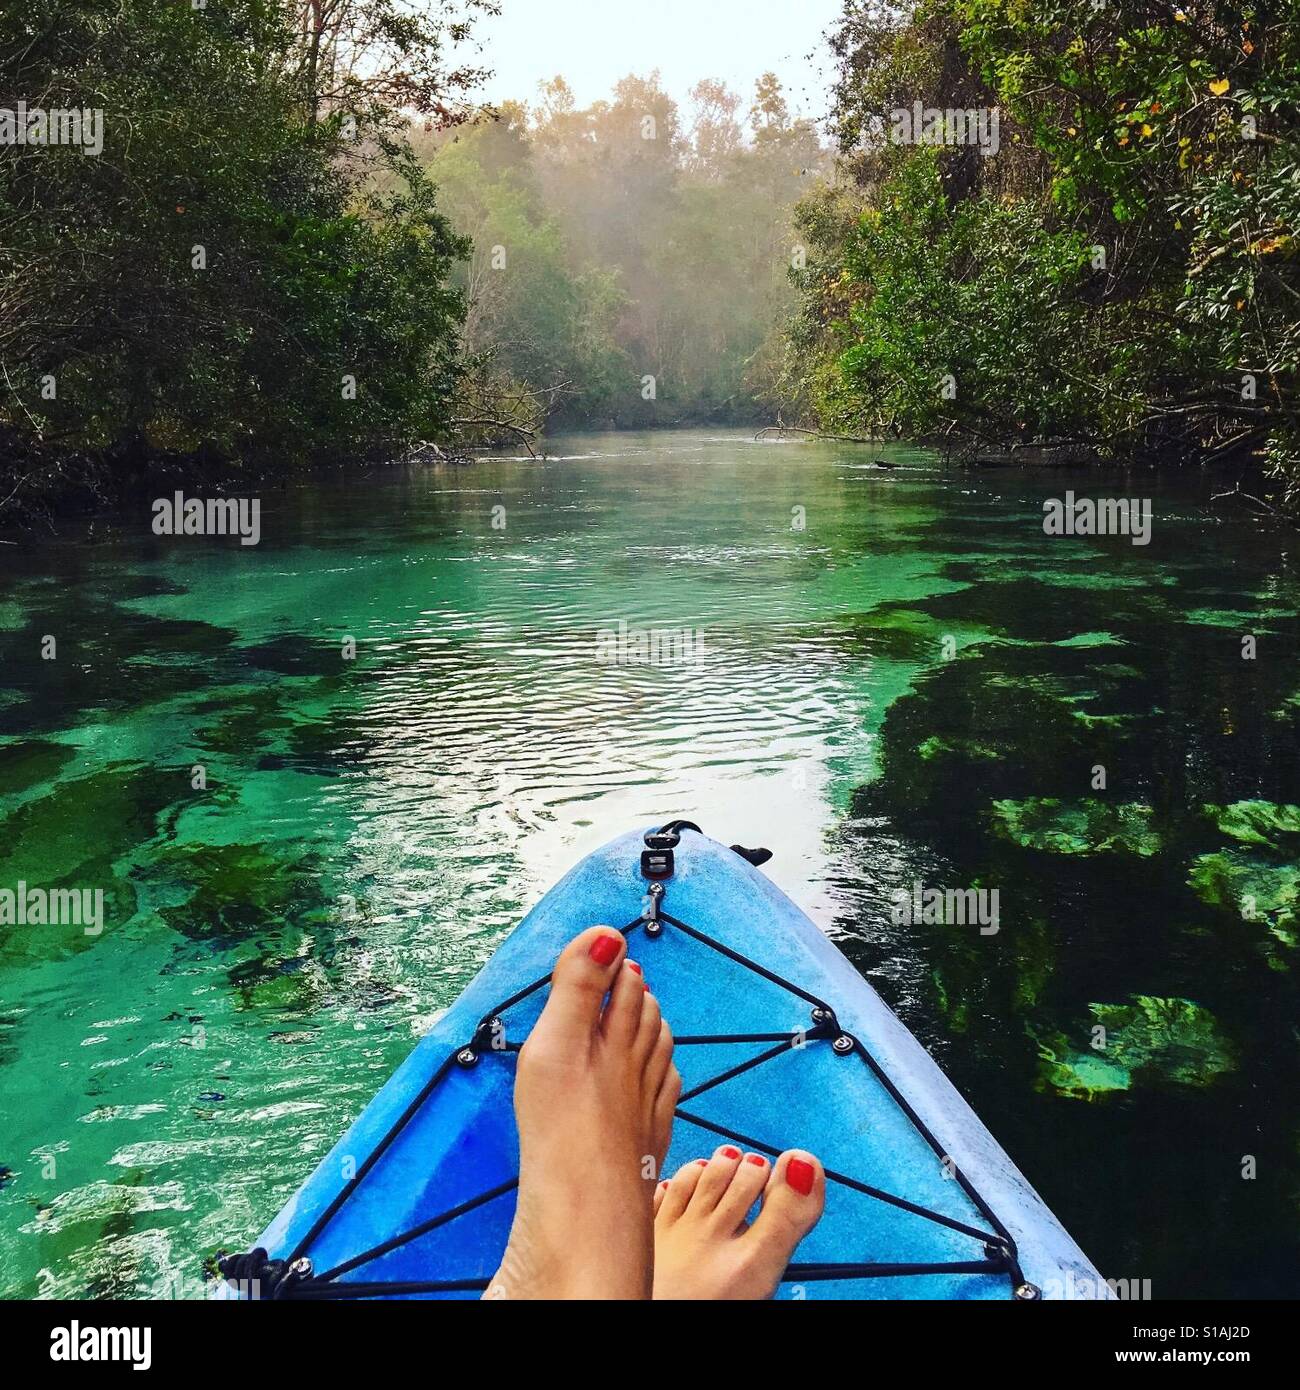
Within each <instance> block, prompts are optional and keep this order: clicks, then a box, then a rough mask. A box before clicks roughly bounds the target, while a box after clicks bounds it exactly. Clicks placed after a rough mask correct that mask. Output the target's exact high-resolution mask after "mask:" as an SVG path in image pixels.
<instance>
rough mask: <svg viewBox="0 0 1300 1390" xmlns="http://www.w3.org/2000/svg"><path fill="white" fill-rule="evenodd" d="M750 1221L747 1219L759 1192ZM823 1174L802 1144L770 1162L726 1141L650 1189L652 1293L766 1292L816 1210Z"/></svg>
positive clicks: (703, 1296) (722, 1295) (821, 1200)
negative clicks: (652, 1206)
mask: <svg viewBox="0 0 1300 1390" xmlns="http://www.w3.org/2000/svg"><path fill="white" fill-rule="evenodd" d="M760 1197H761V1198H762V1201H763V1205H762V1208H761V1210H760V1211H759V1214H758V1216H757V1218H756V1219H755V1220H754V1222H753V1224H752V1225H749V1224H747V1223H746V1221H745V1217H746V1216H747V1215H748V1213H749V1209H750V1208H751V1207H752V1206H753V1205H754V1203H755V1202H756V1201H758V1200H759V1198H760ZM825 1204H826V1174H825V1173H824V1172H823V1170H822V1165H821V1163H820V1162H818V1160H817V1159H816V1158H814V1157H813V1155H812V1154H810V1153H805V1152H804V1151H803V1150H802V1149H788V1150H787V1151H786V1152H785V1153H783V1154H782V1155H781V1157H780V1158H778V1159H777V1161H776V1163H775V1165H773V1164H772V1163H770V1162H769V1161H768V1160H767V1159H766V1158H764V1157H763V1155H762V1154H756V1153H748V1154H742V1153H741V1151H740V1150H739V1149H737V1148H735V1147H734V1146H732V1145H730V1144H724V1145H722V1147H721V1148H719V1149H718V1150H717V1151H716V1152H715V1153H714V1155H713V1157H712V1158H711V1159H705V1158H699V1159H696V1160H695V1162H694V1163H688V1164H687V1165H686V1167H685V1168H682V1169H680V1170H679V1171H678V1173H677V1175H676V1177H674V1178H673V1179H672V1180H671V1182H662V1183H660V1184H659V1188H658V1190H657V1191H656V1193H655V1282H654V1296H655V1297H656V1298H672V1299H688V1300H691V1301H696V1300H699V1301H705V1302H707V1301H710V1300H716V1299H759V1298H771V1297H772V1296H773V1294H775V1293H776V1288H777V1285H778V1284H779V1283H780V1281H781V1276H782V1274H784V1273H785V1267H786V1265H788V1264H789V1263H790V1257H791V1255H793V1254H794V1249H795V1246H796V1245H798V1244H799V1242H800V1241H801V1240H802V1239H803V1238H804V1236H806V1235H807V1234H808V1232H809V1231H811V1230H812V1228H813V1227H814V1226H815V1225H816V1224H817V1222H818V1220H819V1219H820V1218H821V1214H822V1209H823V1207H824V1206H825Z"/></svg>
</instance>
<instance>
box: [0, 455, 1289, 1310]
mask: <svg viewBox="0 0 1300 1390" xmlns="http://www.w3.org/2000/svg"><path fill="white" fill-rule="evenodd" d="M551 448H552V450H553V452H554V453H555V454H557V455H560V456H561V457H558V458H556V459H554V460H551V461H548V462H545V463H535V462H531V461H523V460H498V461H489V462H484V463H481V464H478V465H476V466H475V467H473V468H469V469H447V470H436V471H422V472H417V473H410V474H407V473H399V472H397V471H394V470H379V471H376V472H374V473H372V474H370V475H368V476H366V477H365V478H362V479H354V480H352V482H351V483H350V485H349V486H347V487H344V486H343V485H342V483H341V482H339V481H337V480H327V481H324V482H321V481H319V480H317V481H316V482H313V483H312V484H311V485H309V486H306V487H291V488H286V489H285V490H283V491H276V492H263V493H262V504H263V510H262V536H263V539H262V543H261V544H260V545H259V546H258V547H256V548H241V547H240V546H238V545H237V544H233V543H232V542H230V541H223V540H203V539H197V538H190V539H176V540H169V539H159V538H156V537H154V536H153V535H152V534H151V533H150V531H149V527H148V523H149V519H150V517H149V512H148V508H147V505H146V504H141V506H140V507H139V508H138V509H137V510H136V511H135V512H132V513H131V514H126V515H123V516H120V517H117V518H115V519H113V521H112V523H111V524H109V525H107V526H102V525H101V526H100V527H99V528H98V535H99V538H98V539H97V540H95V541H94V542H93V543H91V544H89V545H86V544H82V543H78V544H72V543H55V542H49V543H45V544H41V545H37V546H33V547H30V548H15V547H8V546H5V547H0V887H5V886H13V885H15V884H16V882H17V881H18V880H20V879H25V880H26V881H28V882H29V883H35V884H41V885H45V886H57V885H64V886H78V887H92V888H93V887H103V888H104V889H105V892H106V902H107V906H106V915H107V924H106V927H105V929H104V931H103V933H102V935H100V936H98V937H88V936H85V935H84V934H82V933H81V932H80V931H79V930H78V929H77V928H75V927H36V926H26V927H17V926H0V1164H3V1165H5V1167H6V1168H7V1169H8V1170H9V1171H8V1172H7V1173H6V1174H3V1175H2V1176H0V1182H2V1183H3V1188H2V1190H0V1290H2V1291H3V1292H5V1293H7V1294H10V1295H15V1294H16V1295H24V1296H33V1295H65V1296H78V1295H85V1294H97V1295H117V1296H145V1295H149V1294H151V1293H157V1292H160V1291H165V1290H171V1291H175V1292H182V1293H192V1292H193V1291H194V1284H193V1283H192V1282H186V1281H197V1280H198V1278H199V1277H200V1273H201V1265H202V1261H203V1259H204V1257H206V1256H207V1255H209V1254H210V1253H211V1252H212V1251H213V1250H214V1249H216V1248H217V1247H219V1246H223V1245H226V1246H230V1247H232V1248H233V1247H234V1246H236V1245H239V1244H240V1243H242V1242H245V1241H247V1240H248V1239H249V1238H250V1237H251V1236H253V1235H254V1234H256V1232H257V1231H258V1230H259V1229H260V1228H261V1226H262V1225H263V1224H264V1223H265V1221H266V1220H267V1218H269V1217H270V1216H271V1215H272V1214H273V1213H274V1212H275V1210H276V1209H277V1208H278V1207H279V1205H280V1204H281V1203H282V1202H283V1200H284V1199H285V1198H286V1197H287V1196H288V1195H289V1194H290V1193H291V1192H292V1191H293V1190H294V1189H295V1188H296V1187H297V1185H298V1184H299V1183H300V1181H301V1180H302V1178H303V1177H304V1176H305V1175H306V1174H307V1172H308V1171H309V1170H310V1168H311V1167H312V1166H313V1165H314V1163H315V1161H316V1160H317V1159H318V1158H319V1157H320V1155H321V1154H322V1153H324V1151H325V1150H326V1149H327V1148H328V1147H329V1145H330V1144H331V1143H332V1142H333V1140H334V1139H335V1138H336V1137H337V1136H338V1134H339V1133H340V1132H341V1130H342V1129H343V1127H344V1126H345V1124H346V1123H347V1121H348V1120H349V1119H350V1118H351V1117H352V1116H354V1115H355V1114H356V1113H357V1112H358V1111H359V1109H360V1108H361V1107H362V1106H363V1105H364V1104H365V1102H366V1101H367V1100H368V1099H369V1098H370V1097H371V1096H372V1095H373V1094H374V1092H375V1091H376V1090H377V1089H378V1087H379V1086H380V1084H381V1083H382V1081H383V1080H384V1078H385V1077H386V1076H387V1075H388V1073H389V1072H390V1071H391V1070H392V1068H393V1067H394V1066H395V1065H396V1064H397V1062H398V1061H399V1060H400V1059H401V1058H402V1057H403V1056H404V1055H405V1053H406V1052H407V1051H408V1050H409V1048H410V1047H411V1045H412V1043H413V1042H414V1040H415V1038H416V1037H417V1036H419V1034H420V1032H421V1030H422V1029H423V1028H424V1027H425V1026H426V1025H427V1023H428V1021H429V1020H430V1018H431V1017H432V1016H433V1015H434V1014H436V1012H437V1011H438V1010H439V1009H441V1008H443V1007H445V1006H446V1005H447V1004H448V1003H449V1002H450V1001H451V1000H452V999H453V998H454V997H455V995H456V993H457V992H458V991H459V990H460V988H461V987H462V986H463V985H464V984H465V982H466V981H467V980H468V979H469V977H470V976H471V975H472V973H473V972H474V971H475V970H476V969H477V968H478V967H479V966H480V965H481V964H482V963H483V961H484V960H485V959H486V958H487V957H488V955H489V954H490V953H491V951H492V949H493V947H494V946H495V945H496V943H497V942H498V941H499V940H500V939H501V937H502V935H503V934H504V933H505V932H506V931H508V930H509V928H510V926H511V925H512V924H513V923H514V922H515V921H516V920H517V919H518V917H519V916H520V914H521V913H522V911H523V910H524V909H526V908H527V906H528V905H529V904H530V903H531V902H532V901H534V900H535V899H536V897H537V896H538V895H539V894H540V893H541V892H542V891H544V889H545V888H546V887H547V886H548V885H549V884H550V883H551V882H552V881H553V880H554V879H555V878H556V877H557V876H558V875H559V874H560V873H561V872H563V870H565V869H566V868H567V867H568V866H569V865H570V864H571V863H572V862H573V861H574V860H575V859H576V858H578V857H579V856H580V855H582V854H583V853H585V852H586V851H587V850H589V849H591V848H593V847H594V846H595V845H597V844H598V843H600V842H602V841H603V840H605V839H607V838H608V837H610V836H611V835H613V834H615V833H617V832H619V831H621V830H623V829H625V828H627V827H629V826H631V825H635V824H638V823H641V822H646V821H651V820H654V819H656V818H660V817H662V818H665V819H666V818H668V817H670V816H676V815H689V816H690V817H692V818H694V819H697V820H699V821H700V822H701V823H702V824H703V825H704V826H705V828H706V829H707V830H709V831H711V832H713V833H715V834H717V835H718V836H719V837H721V838H724V839H727V840H729V841H741V842H744V843H749V844H766V845H770V846H771V847H772V848H773V849H775V851H776V858H775V859H774V860H773V861H772V863H771V864H770V865H769V866H768V871H769V872H770V873H771V874H772V876H773V877H774V878H775V879H776V880H777V881H778V882H779V883H780V884H781V885H782V887H784V888H785V889H786V891H788V892H789V893H791V894H792V896H794V897H795V898H796V899H797V900H798V901H799V902H800V903H801V904H803V905H804V906H805V907H806V908H807V909H808V910H809V911H810V912H811V913H812V914H813V915H814V917H815V918H816V919H817V920H818V921H819V922H820V923H821V924H822V926H823V927H824V928H825V930H826V931H827V932H828V933H830V934H831V936H832V937H833V938H834V939H835V940H836V941H837V942H839V944H840V945H841V947H842V948H843V949H844V950H845V951H846V952H847V953H848V954H849V955H850V956H851V958H852V959H853V960H854V961H855V962H856V963H857V964H858V966H859V967H860V968H861V969H862V971H863V972H864V973H865V974H866V975H868V976H869V977H870V978H871V979H872V980H873V981H874V983H875V984H876V986H877V987H878V988H879V989H880V990H881V992H882V993H883V994H884V996H885V997H886V999H887V1000H888V1001H889V1002H890V1003H891V1004H892V1005H893V1006H894V1007H895V1008H896V1009H897V1010H898V1011H899V1012H900V1013H901V1014H902V1016H903V1017H904V1019H905V1020H906V1021H907V1022H908V1023H909V1025H910V1026H911V1027H912V1028H913V1029H914V1030H915V1031H916V1032H917V1033H918V1035H919V1036H920V1037H921V1038H922V1040H923V1041H924V1042H925V1043H926V1044H927V1045H928V1046H929V1047H930V1048H931V1049H932V1050H933V1051H934V1052H935V1054H936V1055H937V1056H938V1057H939V1058H940V1060H941V1061H942V1063H943V1064H944V1066H945V1067H946V1068H947V1069H948V1070H949V1072H950V1074H951V1075H952V1076H953V1077H954V1079H955V1080H956V1081H957V1083H958V1084H959V1085H960V1086H961V1087H962V1089H963V1090H964V1091H965V1092H966V1093H967V1095H968V1096H969V1097H970V1099H971V1101H972V1103H973V1104H974V1105H975V1107H976V1109H977V1110H979V1111H980V1112H981V1113H982V1114H983V1115H984V1116H985V1118H986V1119H987V1121H988V1123H989V1125H990V1127H991V1128H992V1129H993V1130H994V1132H995V1133H996V1134H997V1135H998V1137H999V1138H1000V1139H1001V1140H1002V1141H1003V1142H1004V1144H1005V1145H1006V1147H1007V1148H1008V1149H1009V1151H1010V1152H1011V1154H1012V1155H1013V1157H1014V1158H1016V1160H1017V1161H1018V1162H1019V1163H1020V1165H1021V1166H1022V1167H1023V1169H1024V1170H1025V1172H1026V1173H1027V1175H1028V1176H1029V1178H1030V1179H1031V1181H1033V1182H1034V1183H1035V1185H1036V1186H1037V1187H1038V1188H1039V1189H1040V1190H1041V1191H1042V1192H1043V1194H1044V1196H1045V1197H1046V1198H1047V1200H1048V1201H1049V1202H1050V1204H1051V1205H1052V1206H1053V1207H1054V1208H1055V1209H1056V1211H1057V1212H1058V1214H1059V1215H1060V1216H1061V1218H1062V1219H1063V1220H1064V1222H1065V1223H1066V1225H1067V1226H1068V1227H1069V1228H1070V1229H1071V1230H1072V1232H1073V1233H1074V1234H1075V1235H1076V1237H1077V1238H1078V1239H1079V1240H1080V1242H1081V1243H1082V1244H1083V1246H1084V1247H1085V1249H1087V1250H1088V1252H1089V1253H1090V1254H1091V1255H1092V1256H1093V1257H1094V1258H1095V1259H1096V1260H1097V1262H1098V1264H1099V1265H1100V1266H1101V1267H1102V1269H1103V1272H1104V1273H1106V1274H1107V1275H1110V1276H1113V1277H1121V1278H1150V1279H1151V1280H1152V1281H1153V1289H1154V1292H1155V1294H1156V1296H1157V1297H1159V1296H1162V1295H1164V1296H1172V1295H1176V1294H1192V1295H1197V1294H1203V1295H1209V1294H1227V1295H1246V1294H1259V1293H1264V1294H1283V1293H1294V1292H1295V1271H1296V1269H1297V1268H1298V1267H1300V1264H1298V1262H1297V1255H1298V1254H1300V1211H1298V1210H1297V1207H1298V1203H1300V1101H1298V1100H1297V1097H1298V1096H1300V1088H1297V1085H1296V1081H1297V1053H1298V1051H1300V1039H1298V1037H1297V1018H1298V1017H1300V1015H1298V1012H1297V1007H1296V1005H1297V991H1296V974H1295V967H1296V962H1297V947H1296V936H1297V931H1298V930H1300V928H1297V923H1296V916H1297V880H1298V879H1300V870H1297V867H1296V866H1297V859H1298V858H1300V856H1297V854H1296V847H1297V844H1298V843H1300V820H1297V819H1295V818H1294V817H1293V816H1292V814H1291V813H1290V812H1288V811H1287V810H1286V809H1285V808H1286V807H1287V806H1289V805H1292V804H1293V803H1295V802H1297V801H1300V775H1298V773H1300V645H1298V633H1300V625H1298V623H1297V618H1296V610H1297V604H1296V598H1297V588H1298V587H1300V585H1298V581H1297V570H1296V563H1295V553H1296V551H1297V545H1296V539H1295V536H1294V535H1293V534H1291V535H1288V534H1286V533H1275V532H1271V531H1269V530H1266V529H1261V528H1259V527H1257V526H1255V525H1253V524H1252V523H1250V522H1248V521H1246V520H1244V519H1241V518H1233V519H1231V520H1229V519H1226V518H1225V515H1224V513H1223V512H1222V511H1221V510H1220V509H1217V508H1215V507H1214V506H1212V505H1211V504H1210V503H1209V501H1208V488H1202V487H1201V486H1200V484H1199V483H1191V482H1178V483H1175V482H1173V481H1170V480H1149V479H1146V478H1143V477H1139V478H1133V479H1130V480H1129V482H1130V485H1131V486H1132V489H1133V491H1135V492H1137V493H1139V494H1145V495H1153V496H1154V498H1155V532H1154V539H1153V542H1152V544H1151V545H1150V546H1149V547H1146V548H1137V547H1134V546H1132V545H1130V544H1129V543H1128V542H1127V541H1125V540H1123V539H1108V540H1100V541H1095V540H1086V539H1069V538H1049V537H1046V536H1044V535H1043V533H1042V528H1041V516H1042V512H1041V504H1042V501H1043V499H1044V498H1045V497H1047V496H1059V495H1060V494H1061V493H1062V492H1063V490H1064V489H1065V488H1066V487H1070V486H1072V487H1074V488H1076V489H1077V490H1080V491H1093V492H1095V493H1097V494H1100V495H1105V494H1106V493H1107V491H1108V488H1107V486H1106V483H1105V480H1103V479H1100V478H1096V477H1092V476H1087V477H1085V476H1083V475H1073V476H1067V475H1063V474H1055V475H1034V474H1027V473H1020V472H1015V473H1012V472H990V473H987V474H985V475H982V476H980V477H978V478H973V477H970V476H967V475H962V474H957V473H945V472H944V471H943V470H942V469H940V468H939V467H938V465H937V464H936V463H935V462H934V460H933V459H932V458H930V457H929V456H927V455H926V454H924V453H922V452H920V451H908V450H891V451H889V455H890V457H891V458H893V459H895V460H896V461H897V462H898V464H899V467H898V468H897V469H895V470H893V471H890V472H886V471H881V470H877V469H875V468H874V467H872V466H871V459H872V458H873V457H874V452H875V451H872V450H866V449H860V448H852V447H845V446H832V445H823V444H781V445H777V444H767V445H758V444H754V443H753V442H751V441H750V440H749V438H748V436H746V435H744V434H740V433H726V434H710V433H702V432H695V433H689V434H687V433H683V434H660V435H621V436H585V437H575V438H570V439H565V440H557V441H553V442H552V444H551ZM498 505H500V506H503V507H504V508H505V513H504V516H505V523H506V524H505V529H504V530H498V529H494V528H493V525H492V515H493V514H492V509H493V507H495V506H498ZM796 507H802V508H804V509H806V529H805V530H803V531H799V530H796V529H792V525H791V522H792V517H793V512H792V509H793V508H796ZM498 515H499V514H498ZM620 619H623V620H626V621H627V622H628V623H629V625H631V626H633V627H642V628H651V627H657V628H679V627H688V628H691V629H700V630H702V631H703V634H704V639H705V648H704V654H703V655H702V656H701V657H699V659H697V660H695V661H690V662H684V663H681V664H678V665H671V666H661V667H652V666H644V665H641V666H638V665H630V666H610V665H607V664H602V663H601V662H600V660H599V659H598V652H599V648H598V645H597V634H598V632H599V630H600V629H603V628H609V627H613V626H614V625H615V624H617V622H618V621H619V620H620ZM1243 633H1253V634H1255V636H1256V637H1257V642H1258V650H1257V654H1256V657H1255V659H1254V660H1252V661H1246V660H1243V659H1242V656H1241V636H1242V634H1243ZM47 634H48V635H52V636H54V637H55V638H56V640H57V658H56V659H55V660H53V661H46V660H42V659H41V655H40V652H41V642H42V638H43V637H44V636H45V635H47ZM347 636H352V637H354V638H355V639H356V643H357V655H356V659H355V661H345V660H344V659H343V657H342V644H343V640H344V638H345V637H347ZM946 639H951V640H950V641H946ZM196 764H200V765H202V766H203V767H204V768H205V769H206V777H207V788H206V790H195V789H193V788H192V787H191V778H192V773H191V769H192V768H193V767H194V765H196ZM1099 764H1100V765H1104V766H1105V768H1106V773H1107V787H1106V789H1104V790H1097V789H1094V788H1093V786H1092V781H1093V768H1094V766H1096V765H1099ZM1238 803H1258V804H1255V805H1250V806H1246V807H1244V809H1243V807H1242V806H1240V805H1239V804H1238ZM1215 808H1218V809H1215ZM1228 808H1232V809H1228ZM915 880H919V881H921V882H922V883H924V884H926V885H928V886H949V887H964V886H970V885H973V884H977V883H978V884H983V885H985V886H988V887H997V888H998V889H999V892H1000V899H1001V930H1000V931H999V932H998V934H997V935H995V936H981V935H979V934H978V932H977V931H976V930H975V929H973V928H970V927H959V926H945V925H930V926H925V925H916V926H904V925H897V924H895V923H894V921H892V920H891V915H890V905H891V902H892V895H893V893H894V892H895V890H897V889H900V888H910V886H911V884H912V883H913V881H915ZM1247 893H1249V894H1251V895H1253V896H1254V898H1255V900H1256V911H1255V913H1254V916H1253V918H1245V917H1243V915H1242V911H1241V901H1242V897H1243V895H1244V894H1247ZM1098 1025H1099V1026H1101V1027H1103V1028H1105V1029H1106V1033H1107V1046H1106V1049H1105V1050H1104V1051H1098V1050H1096V1049H1094V1048H1092V1047H1090V1042H1091V1040H1092V1038H1093V1034H1092V1033H1091V1031H1090V1030H1091V1029H1092V1028H1093V1027H1094V1026H1098ZM808 1142H810V1143H812V1142H815V1137H814V1136H810V1137H809V1140H808ZM1246 1155H1250V1156H1252V1157H1253V1159H1254V1165H1255V1167H1254V1171H1255V1176H1254V1177H1253V1178H1249V1179H1247V1178H1243V1176H1242V1168H1243V1158H1244V1156H1246Z"/></svg>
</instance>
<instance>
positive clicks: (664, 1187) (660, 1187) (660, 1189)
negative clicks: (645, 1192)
mask: <svg viewBox="0 0 1300 1390" xmlns="http://www.w3.org/2000/svg"><path fill="white" fill-rule="evenodd" d="M671 1186H672V1183H670V1182H669V1181H668V1179H667V1178H665V1179H664V1180H663V1182H661V1183H658V1184H656V1186H655V1215H656V1216H658V1215H659V1208H660V1207H661V1206H663V1204H664V1194H665V1193H666V1192H667V1191H668V1189H669V1188H670V1187H671Z"/></svg>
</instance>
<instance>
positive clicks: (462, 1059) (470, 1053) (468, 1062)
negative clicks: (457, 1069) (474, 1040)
mask: <svg viewBox="0 0 1300 1390" xmlns="http://www.w3.org/2000/svg"><path fill="white" fill-rule="evenodd" d="M456 1060H457V1061H458V1062H459V1063H460V1064H461V1066H462V1067H472V1066H473V1065H474V1064H475V1063H476V1062H477V1061H478V1053H477V1052H475V1051H474V1049H473V1048H472V1047H462V1048H461V1050H460V1051H459V1052H458V1053H457V1054H456Z"/></svg>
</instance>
